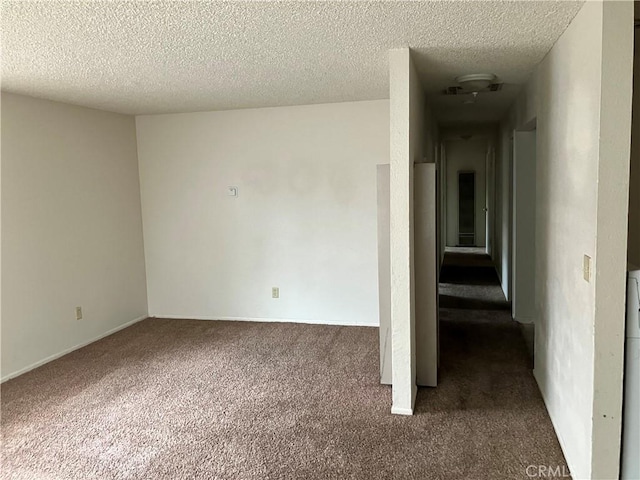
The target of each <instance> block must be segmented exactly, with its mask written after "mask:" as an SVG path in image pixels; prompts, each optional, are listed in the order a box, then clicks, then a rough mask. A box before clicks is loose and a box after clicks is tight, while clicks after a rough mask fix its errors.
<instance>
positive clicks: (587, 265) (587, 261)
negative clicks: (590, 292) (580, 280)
mask: <svg viewBox="0 0 640 480" xmlns="http://www.w3.org/2000/svg"><path fill="white" fill-rule="evenodd" d="M582 276H583V277H584V279H585V280H586V281H587V282H590V281H591V257H590V256H589V255H585V256H584V259H583V260H582Z"/></svg>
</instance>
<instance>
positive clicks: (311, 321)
mask: <svg viewBox="0 0 640 480" xmlns="http://www.w3.org/2000/svg"><path fill="white" fill-rule="evenodd" d="M149 317H152V318H166V319H170V320H207V321H217V320H222V321H229V322H260V323H304V324H309V325H334V326H339V327H378V325H377V324H375V323H357V322H349V321H332V320H315V319H306V318H305V319H300V318H260V317H214V316H200V315H198V316H193V315H162V314H157V313H154V314H152V313H150V314H149Z"/></svg>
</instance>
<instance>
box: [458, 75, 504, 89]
mask: <svg viewBox="0 0 640 480" xmlns="http://www.w3.org/2000/svg"><path fill="white" fill-rule="evenodd" d="M495 80H496V76H495V75H494V74H493V73H472V74H470V75H462V76H460V77H457V78H456V82H458V83H459V84H460V86H461V87H462V88H463V89H464V90H466V91H468V92H479V91H480V90H484V89H485V88H487V87H488V86H489V85H491V84H492V83H493V82H495Z"/></svg>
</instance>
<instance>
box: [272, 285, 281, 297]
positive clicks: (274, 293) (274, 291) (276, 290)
mask: <svg viewBox="0 0 640 480" xmlns="http://www.w3.org/2000/svg"><path fill="white" fill-rule="evenodd" d="M271 298H280V289H279V288H278V287H271Z"/></svg>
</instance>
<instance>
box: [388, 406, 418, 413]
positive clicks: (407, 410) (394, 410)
mask: <svg viewBox="0 0 640 480" xmlns="http://www.w3.org/2000/svg"><path fill="white" fill-rule="evenodd" d="M391 413H392V414H394V415H413V408H405V407H396V406H394V405H391Z"/></svg>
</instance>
